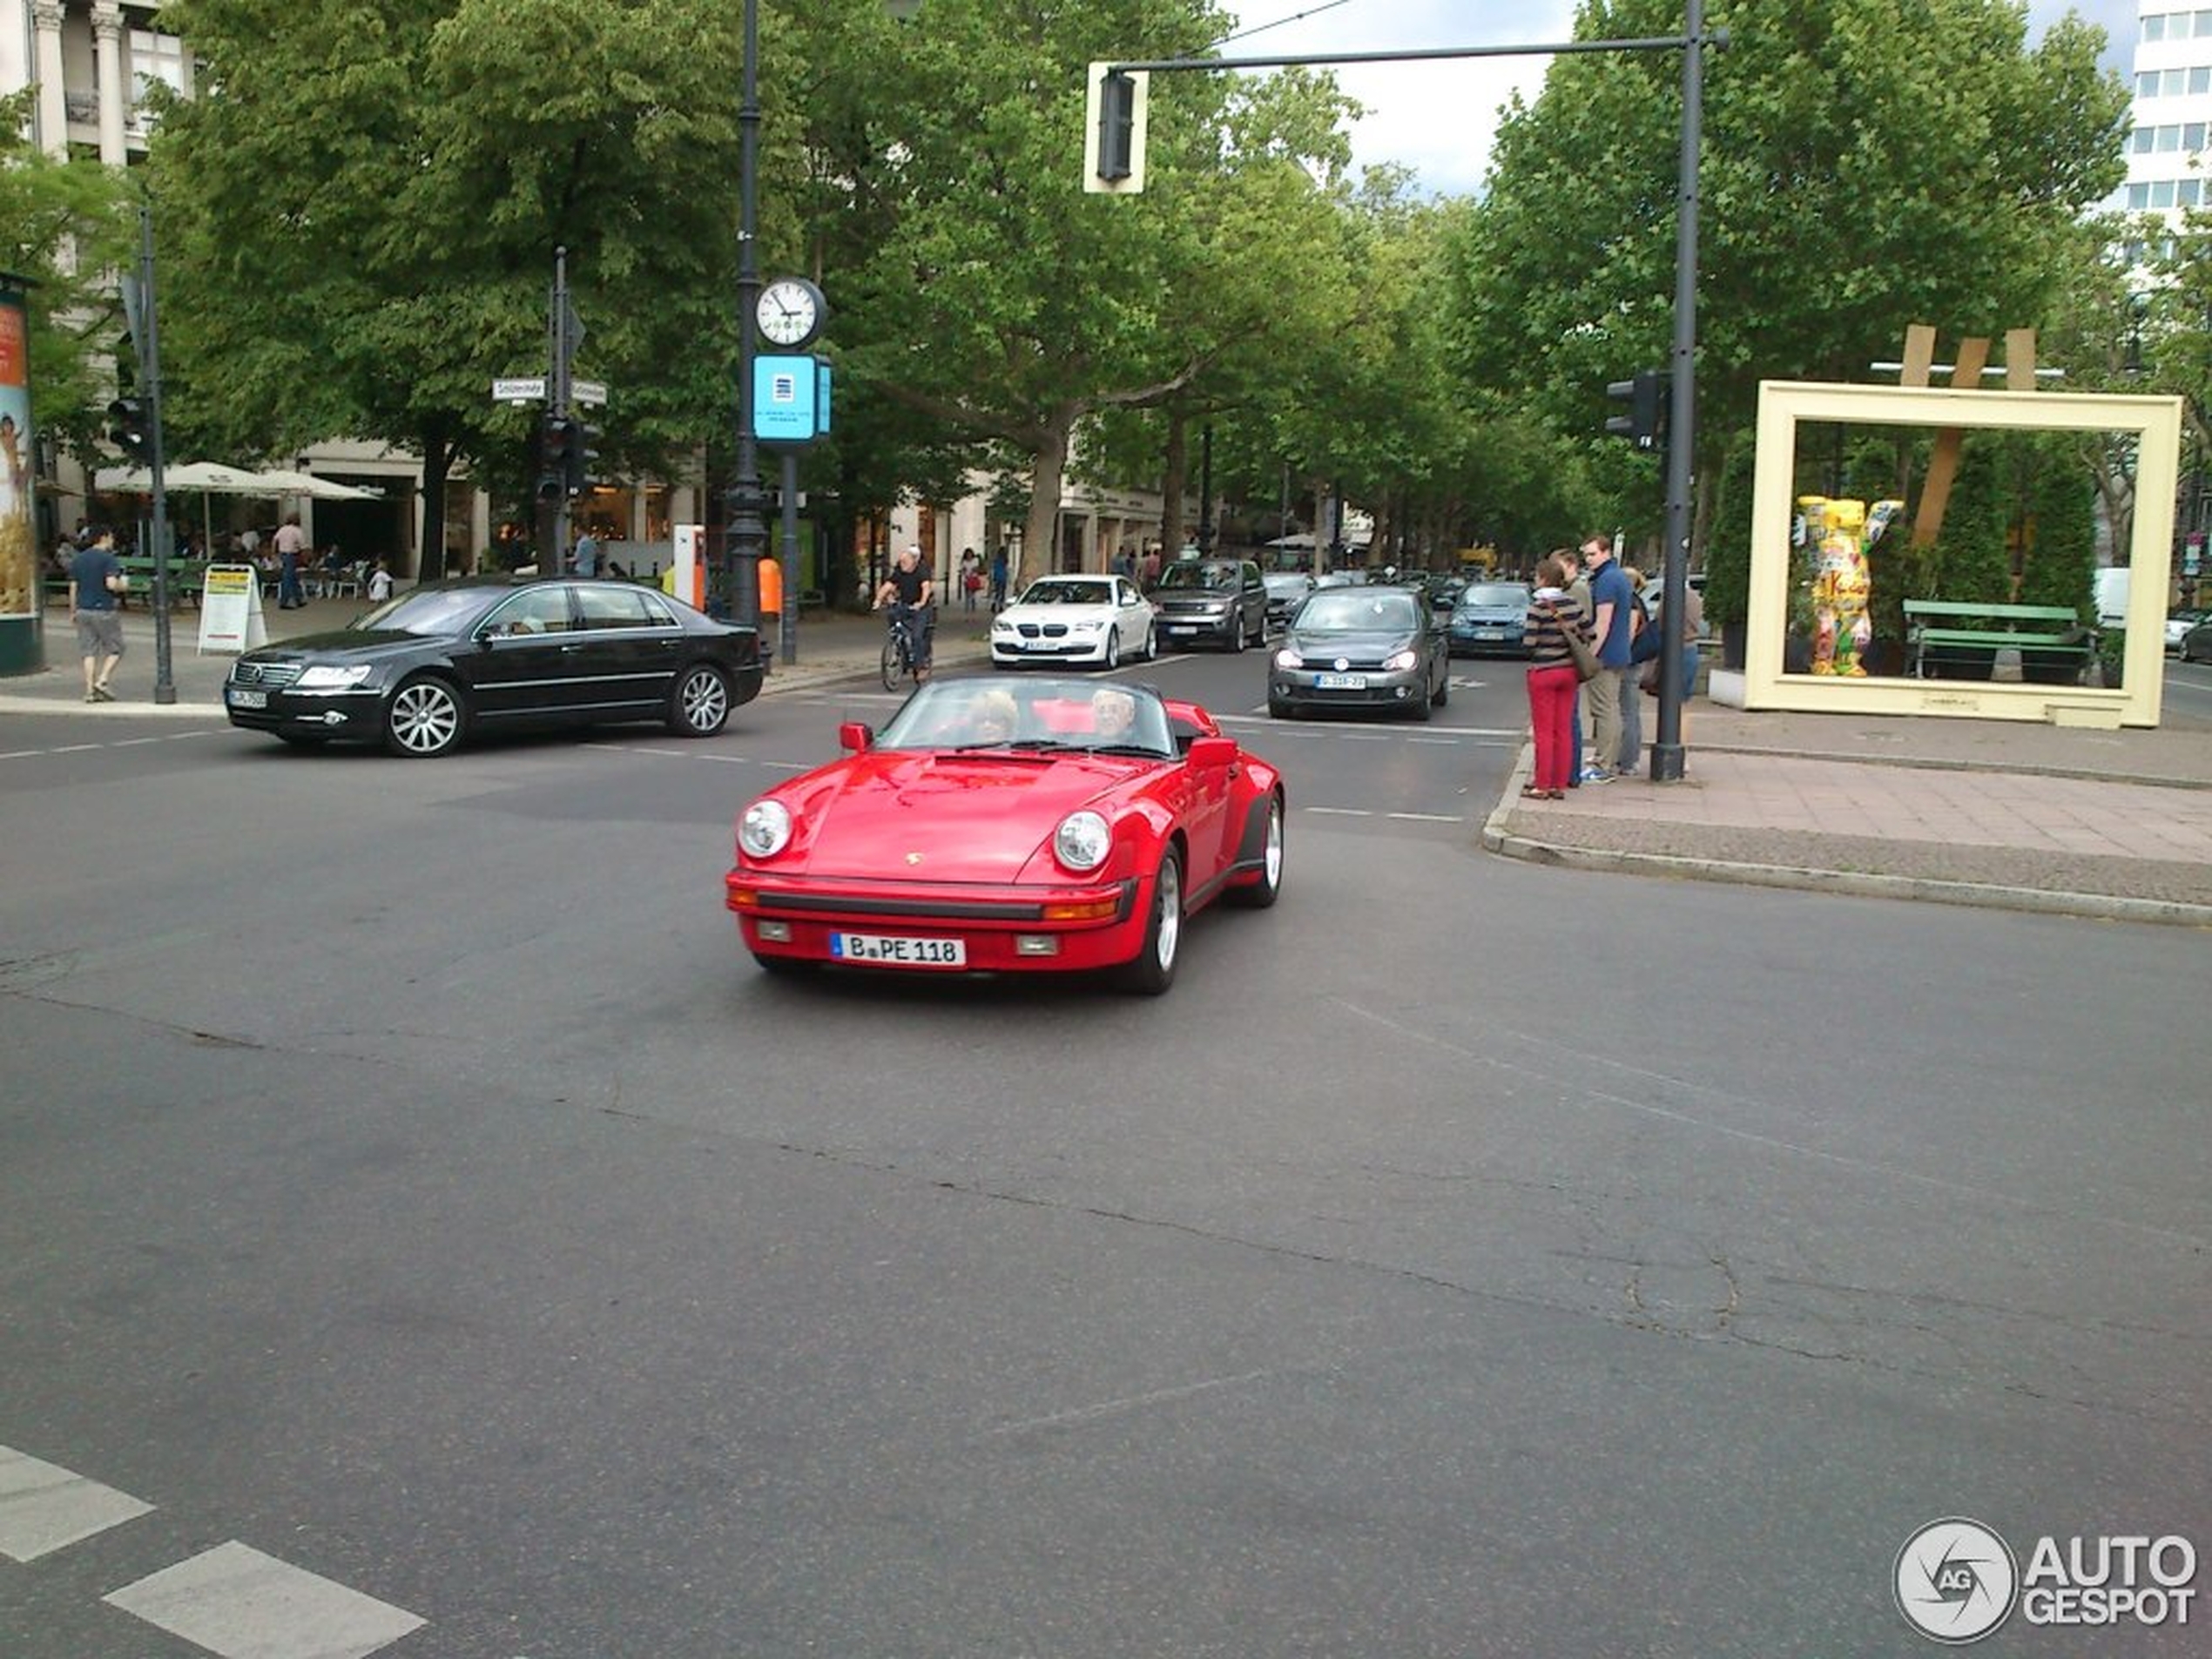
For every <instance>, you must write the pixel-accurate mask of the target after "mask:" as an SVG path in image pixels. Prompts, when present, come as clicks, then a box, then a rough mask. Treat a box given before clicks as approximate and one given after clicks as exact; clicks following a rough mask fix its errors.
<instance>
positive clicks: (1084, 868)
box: [724, 677, 1284, 994]
mask: <svg viewBox="0 0 2212 1659" xmlns="http://www.w3.org/2000/svg"><path fill="white" fill-rule="evenodd" d="M838 740H839V743H840V745H841V746H842V747H843V748H844V749H845V750H846V754H845V755H844V756H843V757H842V758H841V759H837V760H834V761H832V762H830V763H829V764H828V765H823V766H819V767H817V768H815V769H814V770H813V772H807V773H806V774H805V775H803V776H801V777H798V778H794V779H790V780H788V781H787V782H785V783H782V784H779V785H778V786H776V787H775V788H773V789H772V790H770V791H769V792H767V793H765V795H762V796H761V797H760V798H759V799H757V800H755V801H753V802H752V804H751V805H749V806H746V807H745V810H744V811H743V812H742V813H740V814H739V815H738V823H737V850H736V859H735V862H734V863H733V864H732V867H731V869H730V872H729V874H728V876H727V877H726V879H725V882H724V894H725V904H726V906H727V907H728V908H729V909H730V910H732V912H734V913H735V914H736V915H737V917H738V928H739V930H740V932H741V933H742V934H743V936H744V939H745V944H746V946H747V948H750V949H751V950H752V954H753V955H754V957H755V958H756V959H757V960H758V961H759V963H760V965H761V967H762V968H765V969H767V970H769V971H770V972H773V973H788V972H791V971H793V970H796V969H799V968H806V967H811V966H816V965H820V964H827V963H836V964H841V965H846V966H853V967H861V968H886V969H891V970H896V971H904V972H922V973H952V972H961V971H968V972H974V971H978V970H987V971H990V972H997V973H1015V972H1025V973H1033V972H1060V973H1066V972H1071V971H1095V970H1099V969H1105V970H1109V971H1111V972H1114V973H1116V974H1118V975H1119V976H1120V977H1121V978H1122V980H1123V982H1124V983H1125V984H1126V985H1127V986H1128V987H1129V988H1131V989H1134V990H1137V991H1141V992H1145V993H1148V994H1157V993H1158V992H1161V991H1164V990H1166V989H1167V988H1168V986H1169V985H1170V983H1171V982H1172V981H1174V978H1175V972H1176V967H1177V961H1178V960H1179V957H1180V954H1181V952H1180V946H1181V941H1182V937H1183V928H1184V923H1185V921H1187V919H1188V918H1189V917H1190V915H1191V914H1193V913H1194V912H1196V911H1198V910H1200V909H1203V908H1204V907H1205V906H1207V905H1208V904H1210V903H1211V902H1212V901H1213V900H1216V899H1224V900H1229V901H1230V902H1231V903H1237V904H1244V905H1250V906H1266V905H1271V904H1273V903H1274V902H1275V900H1276V896H1277V894H1279V893H1280V892H1281V890H1282V883H1283V849H1284V840H1283V833H1284V806H1283V803H1284V792H1283V781H1282V779H1281V777H1280V775H1279V774H1278V772H1276V770H1275V768H1274V767H1272V766H1271V765H1268V764H1267V762H1266V761H1264V760H1263V759H1260V758H1259V757H1258V755H1255V754H1252V753H1251V752H1249V751H1247V750H1244V749H1243V748H1242V747H1240V746H1239V745H1238V743H1237V741H1236V740H1235V739H1234V738H1228V737H1224V736H1223V735H1222V733H1221V729H1220V727H1219V726H1218V725H1217V724H1216V723H1215V721H1214V719H1213V718H1212V716H1211V715H1210V714H1208V713H1207V712H1206V711H1204V709H1203V708H1200V707H1199V706H1198V705H1196V704H1191V703H1181V702H1170V701H1168V700H1166V699H1164V698H1162V697H1161V696H1160V695H1159V694H1158V693H1157V692H1156V691H1152V690H1151V689H1150V688H1149V687H1144V686H1131V685H1123V684H1121V683H1120V682H1118V681H1116V682H1109V683H1106V684H1099V683H1096V682H1094V681H1089V680H1081V679H1073V678H1066V677H1060V678H1034V679H1027V680H1022V681H1020V682H1008V681H1005V680H999V679H977V678H969V679H939V680H933V681H931V682H930V683H929V684H927V685H924V686H922V687H921V689H919V690H918V691H915V692H914V696H913V697H911V698H908V699H907V702H906V703H905V704H904V705H902V706H901V707H900V710H899V711H898V713H897V714H895V715H894V716H893V717H892V718H891V721H890V723H889V724H888V725H886V726H885V727H884V729H883V731H882V732H880V734H878V733H874V732H870V731H869V729H868V728H867V726H865V725H858V724H849V725H844V726H841V727H840V729H839V732H838Z"/></svg>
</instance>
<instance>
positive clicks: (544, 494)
mask: <svg viewBox="0 0 2212 1659" xmlns="http://www.w3.org/2000/svg"><path fill="white" fill-rule="evenodd" d="M575 454H576V423H575V422H574V421H570V419H569V418H568V417H567V416H566V415H548V416H547V417H546V419H545V434H544V444H543V450H542V453H541V454H540V455H539V457H538V461H539V466H538V474H537V494H538V499H539V500H541V501H558V500H559V499H560V498H561V496H563V494H564V493H565V492H566V491H567V489H568V488H569V478H570V472H571V469H573V468H574V467H575V465H576V464H577V463H576V462H575V459H574V456H575Z"/></svg>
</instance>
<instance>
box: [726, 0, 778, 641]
mask: <svg viewBox="0 0 2212 1659" xmlns="http://www.w3.org/2000/svg"><path fill="white" fill-rule="evenodd" d="M759 199H760V0H745V64H744V78H743V83H742V90H741V92H740V94H739V100H738V469H737V477H736V478H735V480H734V481H733V482H732V484H731V486H730V494H729V496H728V503H729V519H728V522H729V529H728V533H727V534H726V535H725V537H724V538H723V555H722V560H723V563H722V570H723V580H722V592H723V596H724V603H725V605H726V607H727V609H728V612H729V616H730V618H731V620H732V621H733V622H738V623H741V624H751V625H752V626H754V627H758V626H759V623H760V560H761V557H762V556H763V555H764V554H765V552H766V551H767V548H768V527H767V525H766V524H765V523H763V522H762V519H761V516H760V509H761V499H760V458H759V449H758V448H757V446H756V442H755V434H754V428H753V409H752V359H753V336H752V330H753V316H754V312H755V311H756V309H757V308H758V307H759V302H760V261H759V253H758V250H757V249H756V248H755V246H754V245H753V244H754V230H755V226H756V225H757V224H758V222H759Z"/></svg>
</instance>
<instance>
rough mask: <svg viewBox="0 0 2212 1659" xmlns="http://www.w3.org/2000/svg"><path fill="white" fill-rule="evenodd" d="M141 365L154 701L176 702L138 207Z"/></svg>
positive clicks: (152, 335)
mask: <svg viewBox="0 0 2212 1659" xmlns="http://www.w3.org/2000/svg"><path fill="white" fill-rule="evenodd" d="M138 292H139V295H140V299H141V304H142V308H143V314H142V316H141V317H140V319H139V329H138V333H139V335H140V338H139V341H138V368H139V373H140V374H141V376H142V377H143V378H144V379H145V386H146V395H145V410H146V436H147V438H148V439H149V441H150V442H149V447H148V449H147V453H146V467H147V470H148V472H149V473H150V475H151V476H150V477H149V479H148V481H147V482H149V483H150V484H151V485H152V489H153V700H154V701H155V702H156V703H174V702H175V701H176V700H177V679H176V674H175V671H174V667H173V664H172V653H171V650H170V640H169V500H168V497H167V496H165V495H164V494H163V493H162V454H161V448H162V445H161V330H160V327H159V326H158V323H157V322H156V321H155V316H156V314H157V313H158V311H159V309H160V307H158V306H157V305H156V304H155V303H154V290H153V209H152V208H151V207H149V206H146V205H145V203H143V202H141V203H140V204H139V205H138Z"/></svg>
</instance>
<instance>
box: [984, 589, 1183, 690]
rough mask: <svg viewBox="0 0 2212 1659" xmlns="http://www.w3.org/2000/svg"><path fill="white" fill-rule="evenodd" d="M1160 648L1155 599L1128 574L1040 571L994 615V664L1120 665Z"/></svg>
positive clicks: (1002, 665) (992, 645) (992, 630)
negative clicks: (1047, 573)
mask: <svg viewBox="0 0 2212 1659" xmlns="http://www.w3.org/2000/svg"><path fill="white" fill-rule="evenodd" d="M1157 650H1158V637H1157V624H1156V623H1155V620H1154V617H1153V613H1152V606H1151V603H1150V601H1149V600H1147V599H1146V598H1145V597H1144V596H1143V593H1141V592H1139V591H1138V590H1137V586H1136V583H1134V582H1132V581H1131V580H1130V578H1129V577H1125V576H1048V577H1039V578H1038V579H1037V580H1036V581H1035V582H1032V583H1030V584H1029V585H1028V587H1027V588H1026V589H1024V590H1022V597H1020V598H1018V599H1016V600H1015V602H1014V603H1013V604H1010V605H1008V607H1007V608H1006V609H1005V610H1001V611H1000V612H999V614H998V615H997V616H996V617H993V618H992V619H991V664H992V665H993V666H994V667H996V668H1015V667H1019V666H1020V665H1021V664H1023V663H1095V664H1098V665H1099V666H1100V667H1102V668H1116V667H1118V666H1120V664H1122V663H1123V661H1124V660H1125V659H1128V658H1140V657H1141V658H1150V657H1151V656H1152V655H1153V654H1154V652H1155V651H1157Z"/></svg>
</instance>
